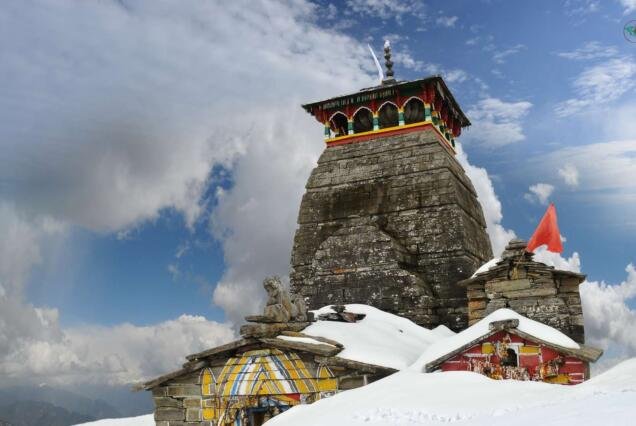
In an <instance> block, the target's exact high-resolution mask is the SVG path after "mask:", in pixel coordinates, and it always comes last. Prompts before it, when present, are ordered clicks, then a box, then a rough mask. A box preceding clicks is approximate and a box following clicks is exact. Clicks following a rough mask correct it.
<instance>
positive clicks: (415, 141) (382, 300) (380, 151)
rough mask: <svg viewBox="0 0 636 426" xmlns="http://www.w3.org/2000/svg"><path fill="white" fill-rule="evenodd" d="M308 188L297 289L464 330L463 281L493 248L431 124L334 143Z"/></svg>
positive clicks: (317, 299) (472, 196)
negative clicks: (358, 141)
mask: <svg viewBox="0 0 636 426" xmlns="http://www.w3.org/2000/svg"><path fill="white" fill-rule="evenodd" d="M306 189H307V191H306V193H305V195H304V196H303V200H302V203H301V206H300V212H299V215H298V224H299V227H298V229H297V231H296V235H295V238H294V248H293V251H292V259H291V264H292V271H291V285H292V290H293V291H294V292H296V293H299V294H301V295H303V296H305V297H306V298H307V299H308V301H309V306H310V308H312V309H313V308H318V307H321V306H324V305H328V304H334V303H365V304H369V305H372V306H376V307H378V308H380V309H382V310H385V311H388V312H392V313H395V314H397V315H401V316H405V317H407V318H409V319H411V320H413V321H414V322H416V323H418V324H420V325H423V326H426V327H433V326H437V325H439V324H444V325H447V326H448V327H450V328H451V329H454V330H460V329H463V328H465V327H466V326H467V307H466V306H467V300H466V292H465V289H464V288H461V287H458V286H457V282H458V281H460V280H462V279H465V278H467V277H469V276H471V274H472V273H473V272H474V271H475V270H476V268H477V267H479V265H481V264H482V263H483V262H485V261H487V260H488V259H490V258H491V257H492V249H491V246H490V240H489V238H488V235H487V234H486V231H485V222H484V217H483V213H482V209H481V205H480V204H479V202H478V200H477V195H476V193H475V190H474V188H473V186H472V184H471V182H470V180H469V179H468V177H467V176H466V174H465V173H464V170H463V169H462V167H461V166H460V165H459V163H458V162H457V160H456V159H455V157H454V155H453V153H452V152H451V151H450V148H449V147H448V146H447V145H445V143H442V142H440V141H439V140H438V137H437V135H436V134H435V133H434V131H433V130H432V129H425V130H422V131H419V132H413V133H409V134H403V135H397V136H387V137H378V138H377V139H374V140H371V141H367V142H360V143H353V144H349V145H341V146H332V147H328V148H326V149H325V151H324V152H323V154H322V156H321V157H320V159H319V161H318V166H317V167H316V168H315V169H314V170H313V172H312V174H311V176H310V178H309V180H308V182H307V185H306Z"/></svg>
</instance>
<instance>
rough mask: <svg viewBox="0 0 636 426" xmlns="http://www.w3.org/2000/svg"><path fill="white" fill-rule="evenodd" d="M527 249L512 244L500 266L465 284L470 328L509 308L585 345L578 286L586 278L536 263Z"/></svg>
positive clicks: (524, 244)
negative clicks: (498, 311) (483, 319)
mask: <svg viewBox="0 0 636 426" xmlns="http://www.w3.org/2000/svg"><path fill="white" fill-rule="evenodd" d="M525 247H526V243H525V242H524V241H520V240H513V241H511V242H510V243H509V245H508V246H507V247H506V250H505V251H504V253H503V255H502V260H501V261H500V262H499V263H497V265H495V266H493V268H492V269H490V270H489V271H485V272H483V273H481V274H478V275H477V276H476V277H474V278H472V279H469V280H465V281H464V282H463V283H462V284H463V285H464V286H465V287H466V295H467V297H468V319H469V324H470V325H472V324H474V323H475V322H477V321H479V320H481V319H482V318H483V317H485V316H486V315H488V314H490V313H492V312H494V311H496V310H497V309H500V308H510V309H512V310H514V311H516V312H518V313H520V314H521V315H524V316H526V317H528V318H530V319H533V320H535V321H539V322H542V323H544V324H547V325H549V326H551V327H554V328H556V329H557V330H560V331H562V332H563V333H565V334H566V335H568V336H570V337H571V338H572V339H574V340H575V341H576V342H578V343H584V341H585V333H584V329H583V325H584V324H583V309H582V307H581V296H580V294H579V284H580V283H581V282H583V280H584V279H585V276H584V275H581V274H577V273H573V272H568V271H559V270H556V269H554V268H553V267H550V266H547V265H545V264H543V263H540V262H535V261H533V260H532V257H533V254H532V253H527V252H525Z"/></svg>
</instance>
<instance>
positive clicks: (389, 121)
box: [378, 103, 399, 129]
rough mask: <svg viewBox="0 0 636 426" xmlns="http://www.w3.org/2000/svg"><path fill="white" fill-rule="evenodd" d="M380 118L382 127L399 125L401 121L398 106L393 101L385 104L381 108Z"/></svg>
mask: <svg viewBox="0 0 636 426" xmlns="http://www.w3.org/2000/svg"><path fill="white" fill-rule="evenodd" d="M378 119H379V124H380V128H381V129H384V128H387V127H395V126H397V125H398V122H399V116H398V109H397V107H396V106H395V105H394V104H392V103H386V104H384V105H383V106H382V108H380V113H379V114H378Z"/></svg>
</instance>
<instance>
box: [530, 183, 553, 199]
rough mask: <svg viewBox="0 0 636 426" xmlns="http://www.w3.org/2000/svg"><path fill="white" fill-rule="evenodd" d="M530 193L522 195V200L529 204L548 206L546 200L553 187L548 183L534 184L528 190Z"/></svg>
mask: <svg viewBox="0 0 636 426" xmlns="http://www.w3.org/2000/svg"><path fill="white" fill-rule="evenodd" d="M528 190H529V191H530V192H528V193H526V194H524V198H525V199H526V200H528V201H530V202H531V203H535V202H536V203H539V204H548V199H549V198H550V196H551V195H552V193H553V192H554V185H550V184H549V183H536V184H534V185H530V187H529V188H528Z"/></svg>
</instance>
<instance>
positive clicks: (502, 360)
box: [440, 331, 588, 385]
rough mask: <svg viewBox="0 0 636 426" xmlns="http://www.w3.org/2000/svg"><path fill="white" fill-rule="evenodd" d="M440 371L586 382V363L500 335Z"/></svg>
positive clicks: (536, 344) (489, 339)
mask: <svg viewBox="0 0 636 426" xmlns="http://www.w3.org/2000/svg"><path fill="white" fill-rule="evenodd" d="M440 369H441V370H442V371H474V372H477V373H480V374H484V375H486V376H488V377H491V378H493V379H516V380H535V381H544V382H549V383H560V384H570V385H573V384H577V383H581V382H583V381H584V380H586V379H588V377H587V374H588V363H587V362H586V361H583V360H581V359H578V358H575V357H572V356H568V355H565V354H561V353H559V352H557V351H555V350H553V349H551V348H548V347H546V346H544V345H542V344H541V343H539V342H537V341H531V340H526V339H522V338H521V337H519V336H517V335H515V334H512V333H508V332H506V331H501V332H499V333H496V334H494V335H492V336H490V337H488V338H485V339H484V340H482V341H481V342H480V343H478V344H476V345H475V346H473V347H471V348H469V349H467V350H465V351H464V352H463V353H461V354H459V355H456V356H454V357H453V358H450V359H448V360H447V361H445V362H444V363H443V364H442V365H441V366H440Z"/></svg>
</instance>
